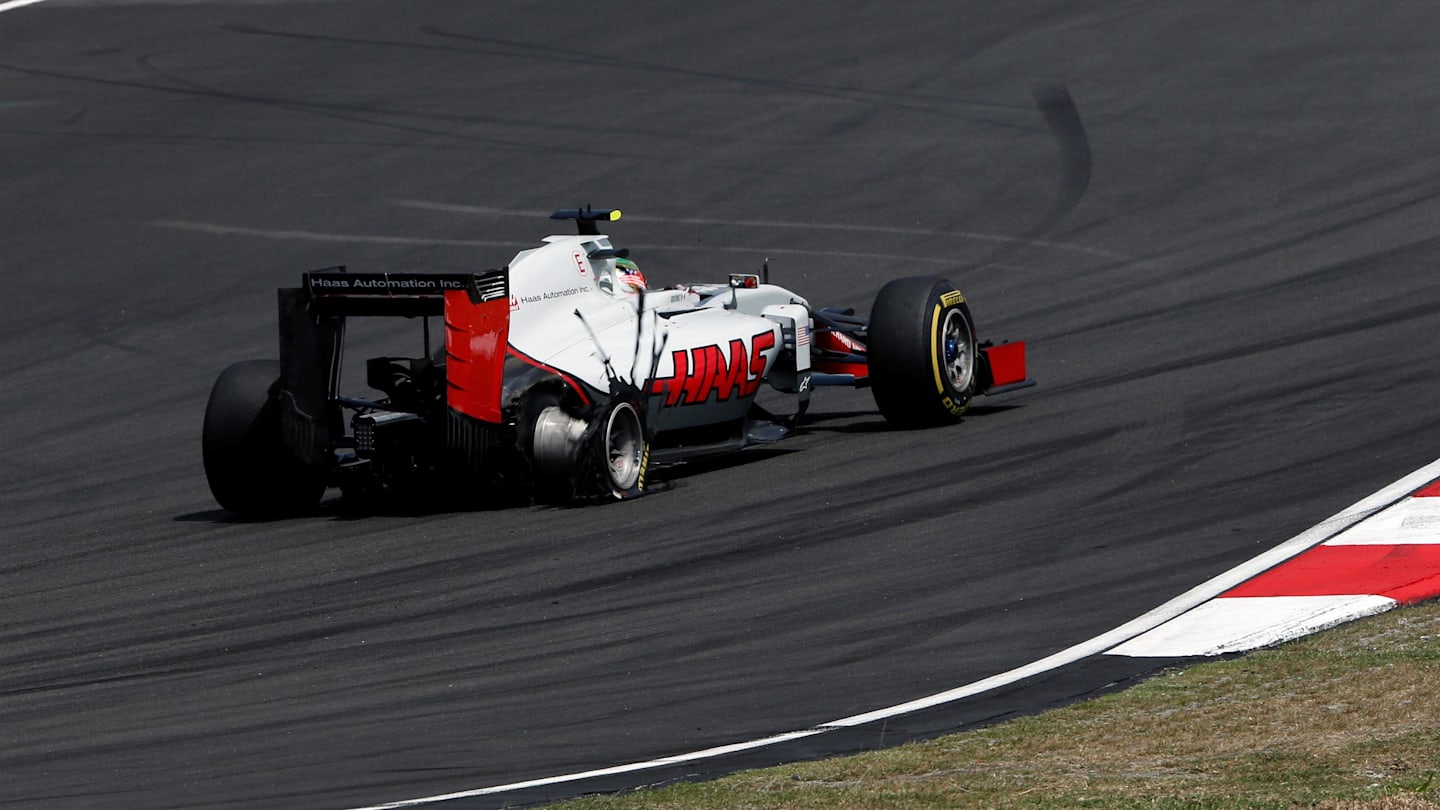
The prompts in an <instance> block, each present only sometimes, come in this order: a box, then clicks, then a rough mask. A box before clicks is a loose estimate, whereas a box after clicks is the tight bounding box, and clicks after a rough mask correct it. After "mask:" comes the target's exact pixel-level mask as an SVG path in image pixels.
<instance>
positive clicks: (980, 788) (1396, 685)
mask: <svg viewBox="0 0 1440 810" xmlns="http://www.w3.org/2000/svg"><path fill="white" fill-rule="evenodd" d="M1437 691H1440V603H1435V602H1432V603H1428V604H1425V605H1421V606H1417V607H1410V608H1402V609H1398V610H1393V611H1390V612H1389V613H1385V614H1381V615H1379V616H1375V617H1372V618H1369V619H1365V620H1363V621H1359V622H1355V623H1352V624H1348V625H1344V626H1342V627H1338V628H1335V629H1332V630H1329V631H1326V632H1324V633H1321V634H1318V635H1315V636H1311V637H1309V638H1305V639H1301V640H1299V641H1295V642H1291V643H1289V644H1286V645H1283V646H1280V647H1276V648H1274V649H1269V650H1262V651H1258V652H1255V653H1251V654H1249V655H1246V656H1243V657H1240V658H1235V659H1230V660H1226V661H1215V662H1209V663H1204V664H1199V665H1196V666H1193V667H1190V668H1187V669H1184V670H1181V671H1175V672H1167V673H1163V674H1160V675H1158V676H1156V677H1154V678H1152V679H1150V680H1147V681H1145V682H1143V683H1141V684H1139V685H1137V686H1135V687H1133V688H1131V689H1128V690H1125V691H1123V692H1117V693H1114V694H1111V695H1107V696H1105V697H1102V698H1098V699H1096V700H1092V701H1088V702H1085V703H1079V704H1076V705H1073V706H1069V707H1066V708H1062V709H1056V710H1053V711H1049V712H1046V713H1044V714H1039V715H1035V716H1032V717H1025V718H1020V719H1017V720H1013V721H1010V722H1006V723H1002V724H999V725H995V726H990V727H986V728H981V729H976V730H974V731H967V732H963V733H959V734H954V735H951V736H947V737H942V738H939V739H935V740H931V741H928V742H924V743H915V744H910V745H904V746H900V747H897V748H892V749H887V750H883V751H875V752H870V753H865V754H860V755H857V756H850V757H842V758H838V759H831V760H824V761H818V762H806V763H800V764H796V765H787V766H782V767H778V768H769V769H765V770H756V771H747V772H743V773H738V774H734V775H732V776H727V777H724V778H721V779H716V780H714V781H708V782H698V783H682V784H677V785H672V786H669V787H665V788H660V789H655V790H647V791H640V792H636V793H630V794H625V795H620V796H596V797H590V798H585V799H581V800H577V801H573V802H567V803H564V804H560V805H555V807H556V808H563V810H602V809H603V810H630V809H631V808H647V809H648V808H673V809H674V810H718V808H726V809H727V810H732V809H733V808H778V807H783V808H817V810H818V809H819V808H824V809H825V810H851V809H852V808H853V809H855V810H859V808H930V807H947V808H948V807H984V808H1037V807H1045V808H1073V807H1087V808H1093V807H1104V808H1186V810H1191V809H1193V810H1207V809H1208V808H1237V807H1245V808H1283V809H1284V810H1291V809H1292V808H1316V809H1317V810H1351V809H1352V808H1354V809H1356V810H1440V699H1437Z"/></svg>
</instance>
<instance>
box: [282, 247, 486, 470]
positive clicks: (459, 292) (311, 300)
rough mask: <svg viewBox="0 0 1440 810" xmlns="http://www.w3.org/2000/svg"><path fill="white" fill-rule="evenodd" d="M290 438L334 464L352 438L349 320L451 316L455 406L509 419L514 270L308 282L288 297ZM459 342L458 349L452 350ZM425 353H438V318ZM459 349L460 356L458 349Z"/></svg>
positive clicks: (285, 361)
mask: <svg viewBox="0 0 1440 810" xmlns="http://www.w3.org/2000/svg"><path fill="white" fill-rule="evenodd" d="M277 293H278V296H277V298H278V304H279V315H280V375H281V379H282V380H283V385H282V388H281V389H280V390H279V391H278V392H277V393H278V398H279V400H280V423H281V432H282V435H283V436H284V437H285V442H286V444H287V446H289V448H290V450H291V452H292V453H293V454H294V455H295V456H296V457H298V458H300V459H302V460H305V461H306V462H307V463H312V464H321V463H327V462H328V461H330V460H333V455H332V453H333V450H332V448H333V446H334V442H335V441H336V440H337V439H338V438H339V437H342V436H344V435H345V422H344V417H343V414H342V412H341V406H340V403H339V401H338V399H337V398H338V396H339V384H340V366H341V358H342V355H343V343H344V341H345V320H346V318H349V317H362V316H390V317H404V318H427V319H428V318H430V317H439V316H445V318H446V345H447V353H448V354H449V356H450V358H451V360H452V361H458V362H451V363H449V364H448V365H447V367H446V382H447V384H448V388H449V395H448V396H447V400H448V402H449V404H450V405H451V406H452V408H457V409H459V410H460V411H461V412H462V413H463V414H464V415H466V416H468V417H472V418H476V419H482V420H485V421H489V422H494V421H498V419H499V400H500V384H501V381H502V379H503V378H502V366H503V361H504V358H505V347H506V336H507V333H508V328H509V314H510V304H509V300H508V299H509V297H510V271H509V268H505V267H502V268H500V269H498V270H486V271H483V272H480V273H349V272H346V270H345V268H344V267H331V268H327V269H324V270H316V271H313V272H310V273H305V274H304V275H302V276H301V286H299V287H281V288H280V289H279V290H278V291H277ZM452 343H453V344H455V345H454V346H452V345H451V344H452ZM425 344H426V345H425V352H426V354H427V355H428V354H429V353H430V346H429V344H430V328H429V321H428V320H427V321H426V322H425ZM451 349H453V351H451Z"/></svg>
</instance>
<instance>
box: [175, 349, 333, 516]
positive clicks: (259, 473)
mask: <svg viewBox="0 0 1440 810" xmlns="http://www.w3.org/2000/svg"><path fill="white" fill-rule="evenodd" d="M279 386H280V364H279V363H278V362H276V361H274V360H245V361H241V362H239V363H235V364H234V365H232V366H230V367H229V368H227V369H225V370H224V371H222V372H221V373H220V377H219V379H217V380H216V381H215V387H214V388H212V389H211V390H210V401H209V403H208V404H207V405H206V406H205V428H204V431H203V435H202V437H201V449H202V454H203V456H204V461H205V478H206V480H208V481H209V482H210V492H211V493H212V494H213V495H214V496H215V500H216V501H217V502H218V503H219V504H220V506H221V507H223V508H225V509H227V510H229V511H231V512H234V513H235V514H237V515H239V516H241V517H247V518H270V517H282V516H286V515H294V514H299V513H302V512H306V511H308V510H311V509H313V508H314V507H315V504H317V503H319V501H320V498H321V496H322V495H324V494H325V480H324V474H323V471H321V470H317V469H315V468H313V467H310V466H308V465H306V464H304V463H303V462H301V461H300V460H299V459H297V458H295V457H294V456H293V455H292V454H291V453H290V452H289V451H288V450H287V449H286V448H285V444H284V441H283V440H282V438H281V435H280V403H279V401H278V400H277V399H276V392H277V391H278V390H279Z"/></svg>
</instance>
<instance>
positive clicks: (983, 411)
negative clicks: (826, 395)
mask: <svg viewBox="0 0 1440 810" xmlns="http://www.w3.org/2000/svg"><path fill="white" fill-rule="evenodd" d="M1022 407H1024V406H1023V405H972V406H970V410H968V411H966V413H965V416H964V417H963V418H962V419H961V420H960V421H961V422H962V423H963V422H965V421H967V420H969V419H973V418H975V417H977V416H987V415H990V414H997V413H1004V412H1005V411H1011V410H1015V409H1017V408H1022ZM945 427H948V426H941V427H926V428H903V427H896V426H895V425H892V424H890V423H889V422H887V421H885V418H884V417H882V416H881V415H880V414H879V413H878V412H876V411H825V412H821V413H812V414H807V415H806V416H805V418H804V419H803V420H802V421H801V422H800V425H799V427H798V428H796V432H798V433H890V432H907V433H908V432H911V431H923V430H943V429H944V428H945Z"/></svg>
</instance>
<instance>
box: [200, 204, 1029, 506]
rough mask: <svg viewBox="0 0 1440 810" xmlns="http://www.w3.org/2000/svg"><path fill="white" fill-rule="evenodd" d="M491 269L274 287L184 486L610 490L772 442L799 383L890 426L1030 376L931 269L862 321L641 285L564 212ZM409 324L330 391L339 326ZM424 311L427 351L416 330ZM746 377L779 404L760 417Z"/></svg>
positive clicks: (583, 494)
mask: <svg viewBox="0 0 1440 810" xmlns="http://www.w3.org/2000/svg"><path fill="white" fill-rule="evenodd" d="M551 218H552V219H563V220H574V221H575V222H576V224H577V226H578V231H579V233H578V235H575V236H549V237H546V238H545V239H544V240H543V241H544V243H543V244H542V245H540V246H538V247H535V248H531V249H528V250H523V251H521V252H520V253H518V254H517V255H516V256H515V258H514V259H512V260H511V261H510V264H509V265H507V266H505V267H502V268H500V269H498V270H488V271H485V272H479V273H460V274H420V273H351V272H347V271H346V270H345V268H344V267H333V268H329V269H325V270H318V271H314V272H310V273H306V274H304V275H303V276H302V281H301V286H299V287H296V288H282V289H280V290H279V310H280V359H279V361H278V362H276V361H273V360H250V361H244V362H240V363H236V364H234V365H232V366H230V367H229V368H227V369H225V371H224V372H222V373H221V374H220V378H219V379H218V380H217V381H216V383H215V387H214V389H213V390H212V391H211V393H210V401H209V404H208V405H207V407H206V410H205V426H204V435H203V454H204V464H205V475H206V477H207V478H208V479H209V483H210V490H211V492H212V493H214V495H215V499H216V500H217V501H218V502H219V503H220V505H221V506H222V507H224V508H225V509H227V510H229V511H231V512H234V513H236V514H238V515H242V516H253V517H267V516H278V515H284V514H294V513H297V512H303V511H305V510H307V509H311V508H313V507H314V506H315V505H316V504H317V503H318V502H319V500H320V498H321V497H322V496H323V494H324V492H325V489H326V488H327V487H331V486H335V487H340V488H341V490H342V492H344V493H345V494H346V495H347V496H351V495H358V496H360V497H366V496H368V495H370V494H373V493H377V492H379V491H381V490H385V489H393V490H410V491H417V490H418V491H421V492H429V493H434V492H439V491H454V490H457V489H458V490H463V491H465V492H467V493H469V494H471V495H492V496H494V495H502V494H503V495H504V496H506V497H512V498H515V497H518V498H525V499H528V498H539V499H544V500H556V501H565V500H576V499H580V500H585V499H590V498H600V499H609V498H612V497H613V498H629V497H634V496H636V495H639V494H640V493H642V492H643V491H644V490H645V483H646V470H647V468H648V467H649V466H650V465H651V464H654V463H658V462H671V461H682V460H686V459H691V458H694V457H697V456H701V455H706V454H711V453H716V452H722V451H730V450H738V449H741V448H743V447H746V446H749V445H752V444H757V443H763V442H768V441H774V440H775V439H778V438H780V437H782V436H783V435H785V433H786V432H788V428H790V427H793V425H794V423H795V422H796V420H797V419H799V418H800V417H802V416H803V415H804V413H805V411H806V408H807V407H808V405H809V401H810V394H811V390H812V389H813V388H815V387H818V386H826V385H845V386H854V387H866V386H868V387H869V388H870V390H871V391H872V392H873V393H874V396H875V403H876V404H877V405H878V406H879V408H880V412H881V413H882V414H883V415H884V417H885V419H886V420H887V421H888V422H890V423H891V424H893V425H896V426H899V427H903V428H911V427H923V426H931V425H941V424H945V423H949V422H953V421H956V420H958V419H959V418H960V416H961V414H963V413H965V410H966V408H968V407H969V405H970V401H971V399H972V398H973V397H975V396H976V395H979V394H996V393H1000V392H1003V391H1010V390H1014V389H1017V388H1024V387H1026V386H1030V385H1033V384H1034V383H1033V382H1031V381H1030V380H1029V379H1028V378H1027V377H1026V373H1025V345H1024V343H1020V342H1015V343H1005V344H1002V345H992V344H989V343H985V344H981V343H979V342H978V341H977V340H976V333H975V325H974V321H973V319H972V318H971V315H970V309H969V307H968V305H967V304H966V301H965V296H964V295H962V294H961V293H960V291H959V290H958V289H956V288H955V286H954V285H953V284H951V283H950V282H948V281H945V280H943V279H938V278H902V279H897V280H895V281H891V282H889V283H888V284H886V285H885V286H884V287H883V288H882V289H881V290H880V293H879V295H878V296H877V297H876V299H875V304H874V307H873V309H872V310H871V313H870V316H869V317H868V318H865V317H859V316H856V315H855V314H854V313H853V311H850V310H840V309H817V308H814V307H812V306H811V305H810V303H809V302H808V301H806V300H805V299H804V298H802V297H800V296H799V295H796V294H795V293H793V292H790V291H789V290H786V289H783V288H781V287H778V286H775V285H772V284H769V283H767V282H768V279H767V278H765V276H768V268H767V269H766V271H765V272H764V273H762V274H753V275H752V274H733V275H731V276H730V277H729V279H728V281H724V282H721V283H711V284H690V285H680V286H676V287H670V288H666V289H657V290H652V289H647V288H646V286H645V281H644V278H643V276H641V275H640V272H639V269H638V268H637V267H636V266H635V264H634V263H633V262H631V261H630V260H629V258H628V251H626V250H624V249H617V248H616V247H614V246H613V245H612V243H611V241H610V239H609V237H607V236H605V235H602V234H601V233H600V232H599V227H598V224H599V223H600V222H613V221H616V220H618V219H619V218H620V212H619V211H613V210H601V209H591V208H588V207H587V208H584V209H573V210H564V211H557V212H556V213H555V214H553V215H552V217H551ZM356 316H403V317H406V318H419V319H421V322H422V324H423V332H424V352H423V353H422V354H421V356H419V357H374V358H370V359H368V360H367V362H366V364H365V368H366V377H367V380H366V383H367V386H368V388H370V389H372V390H373V391H374V392H377V393H378V395H372V396H371V397H368V398H367V397H357V396H349V395H345V394H342V393H341V389H340V384H341V368H342V365H343V363H342V356H343V353H342V349H343V347H344V342H345V326H346V319H347V318H352V317H356ZM432 317H443V318H444V329H445V339H444V347H443V349H440V348H437V349H435V350H432V348H431V346H430V343H431V339H430V319H431V318H432ZM762 384H768V385H769V386H770V387H772V388H774V389H775V390H777V391H780V392H784V393H786V394H791V395H793V396H794V407H793V408H792V409H790V411H789V412H788V413H787V414H785V415H783V416H776V415H773V414H771V413H770V412H768V411H766V410H764V409H762V408H760V407H758V406H757V405H756V404H755V398H756V394H757V392H758V391H759V389H760V387H761V385H762Z"/></svg>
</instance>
